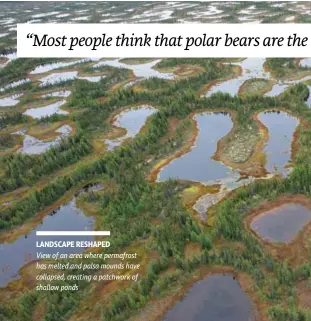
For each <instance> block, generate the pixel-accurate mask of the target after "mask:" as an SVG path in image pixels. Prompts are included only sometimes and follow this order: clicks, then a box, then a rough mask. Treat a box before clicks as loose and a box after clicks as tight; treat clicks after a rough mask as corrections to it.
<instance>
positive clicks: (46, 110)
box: [24, 100, 68, 118]
mask: <svg viewBox="0 0 311 321" xmlns="http://www.w3.org/2000/svg"><path fill="white" fill-rule="evenodd" d="M65 103H66V100H60V101H58V102H56V103H53V104H51V105H47V106H44V107H38V108H30V109H27V110H26V111H25V112H24V115H27V116H31V117H33V118H42V117H47V116H51V115H53V114H62V115H67V114H68V112H67V111H65V110H61V109H60V107H61V106H62V105H64V104H65Z"/></svg>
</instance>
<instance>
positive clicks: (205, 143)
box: [158, 112, 239, 185]
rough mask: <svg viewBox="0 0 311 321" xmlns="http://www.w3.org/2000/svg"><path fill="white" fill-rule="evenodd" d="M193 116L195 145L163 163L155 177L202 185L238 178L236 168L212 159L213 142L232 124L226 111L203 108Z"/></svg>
mask: <svg viewBox="0 0 311 321" xmlns="http://www.w3.org/2000/svg"><path fill="white" fill-rule="evenodd" d="M194 119H195V120H196V121H197V125H198V128H199V133H198V137H197V139H196V142H195V146H194V147H193V148H192V149H191V150H190V151H189V152H188V153H186V154H185V155H183V156H181V157H179V158H176V159H174V160H173V161H172V162H170V163H169V164H168V165H166V166H165V167H163V169H162V170H161V172H160V173H159V176H158V181H165V180H168V179H170V178H172V179H183V180H189V181H196V182H201V183H203V184H206V185H213V184H217V183H223V184H229V183H230V182H235V181H236V180H237V179H238V178H239V174H238V172H235V171H233V170H232V169H231V168H228V167H227V166H225V165H224V164H223V163H221V162H219V161H215V160H213V159H212V157H213V156H214V154H215V152H216V150H217V142H218V141H219V140H220V139H221V138H222V137H223V136H225V135H226V134H228V133H229V131H230V130H231V128H232V120H231V117H230V115H229V114H225V113H209V112H204V113H201V114H197V115H196V116H195V117H194Z"/></svg>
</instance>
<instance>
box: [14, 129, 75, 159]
mask: <svg viewBox="0 0 311 321" xmlns="http://www.w3.org/2000/svg"><path fill="white" fill-rule="evenodd" d="M71 131H72V128H71V127H70V126H69V125H64V126H62V127H60V128H58V129H57V130H55V132H56V133H59V134H61V135H60V136H58V137H56V138H55V139H53V140H51V141H48V142H45V141H42V140H40V139H37V138H35V137H32V136H30V135H25V137H24V141H23V147H22V148H20V149H19V150H18V152H19V153H23V154H28V155H35V154H41V153H44V152H45V151H47V150H48V149H49V148H51V147H52V146H56V145H57V144H59V143H60V142H61V139H62V138H64V137H66V136H68V135H69V134H70V133H71ZM17 134H21V135H24V132H23V131H20V132H17Z"/></svg>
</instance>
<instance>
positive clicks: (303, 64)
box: [300, 58, 311, 68]
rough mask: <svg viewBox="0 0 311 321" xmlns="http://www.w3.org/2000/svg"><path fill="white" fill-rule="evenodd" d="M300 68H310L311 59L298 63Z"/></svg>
mask: <svg viewBox="0 0 311 321" xmlns="http://www.w3.org/2000/svg"><path fill="white" fill-rule="evenodd" d="M300 66H301V67H308V68H311V58H305V59H302V60H301V61H300Z"/></svg>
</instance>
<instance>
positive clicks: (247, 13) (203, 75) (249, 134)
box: [0, 1, 311, 321]
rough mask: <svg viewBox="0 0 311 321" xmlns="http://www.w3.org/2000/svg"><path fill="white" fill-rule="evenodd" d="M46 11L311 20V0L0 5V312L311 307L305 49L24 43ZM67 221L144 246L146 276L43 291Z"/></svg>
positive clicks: (134, 313) (164, 319) (224, 316)
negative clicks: (154, 54)
mask: <svg viewBox="0 0 311 321" xmlns="http://www.w3.org/2000/svg"><path fill="white" fill-rule="evenodd" d="M39 22H40V23H45V22H49V23H57V22H66V23H76V22H79V23H88V22H94V23H110V22H114V23H119V22H120V23H122V22H133V23H135V22H140V23H147V22H165V23H198V22H204V23H221V22H227V23H239V22H240V23H245V24H248V23H271V22H275V23H311V2H294V1H291V2H276V1H273V2H229V1H228V2H156V3H154V2H113V3H109V2H85V3H84V2H3V3H1V4H0V321H30V320H34V321H37V320H42V321H62V320H63V321H65V320H66V321H85V320H102V321H250V320H253V321H310V320H311V263H310V262H311V94H310V93H311V58H308V57H304V58H286V59H285V58H282V59H279V58H240V59H228V58H226V59H225V58H222V59H220V58H219V59H216V58H214V59H211V58H204V59H203V58H200V59H199V58H196V59H194V58H179V59H174V58H166V59H164V58H163V59H152V58H144V59H143V58H130V57H126V58H122V57H117V58H116V57H114V58H110V57H109V58H108V57H107V58H98V59H88V58H80V59H69V58H67V59H55V58H53V59H51V58H41V59H39V58H29V59H23V58H17V56H16V23H39ZM207 55H208V54H207ZM57 230H59V231H61V230H68V231H75V230H86V231H92V230H95V231H96V230H109V231H111V232H112V234H111V236H110V237H109V241H110V242H111V246H110V247H109V248H103V249H96V250H95V251H97V252H99V251H104V252H105V253H123V252H125V251H126V252H129V253H134V252H135V253H138V256H137V258H136V259H135V260H134V263H137V264H140V265H141V267H142V268H141V270H140V277H139V280H138V281H137V282H130V281H123V282H118V281H102V282H97V283H90V282H87V281H79V291H66V292H59V291H37V290H36V284H37V280H36V274H37V271H36V268H35V266H36V262H37V261H38V258H37V256H36V247H35V241H36V231H57ZM97 238H98V239H100V238H99V237H96V236H95V239H97ZM54 239H55V237H52V236H51V237H46V238H45V240H54ZM71 239H72V238H71ZM85 239H86V240H87V239H93V237H89V236H86V237H85ZM75 250H76V253H80V252H82V251H90V250H92V249H87V248H76V249H75ZM64 251H66V249H64ZM40 262H42V260H41V261H40ZM105 263H107V262H105ZM108 263H110V262H108ZM111 263H113V260H112V261H111ZM97 272H98V271H96V270H94V269H90V270H88V271H84V273H87V274H89V275H92V274H95V273H97ZM108 272H109V271H108ZM70 273H71V274H72V273H73V274H74V273H79V271H74V270H73V271H70ZM117 273H125V271H122V270H120V271H119V272H117ZM130 273H132V272H130ZM133 273H134V272H133ZM43 283H44V282H43ZM62 283H65V284H67V285H71V284H72V281H71V280H65V281H62Z"/></svg>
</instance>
